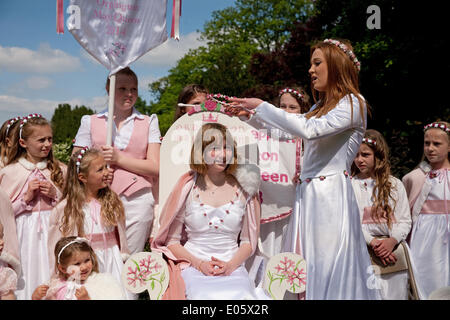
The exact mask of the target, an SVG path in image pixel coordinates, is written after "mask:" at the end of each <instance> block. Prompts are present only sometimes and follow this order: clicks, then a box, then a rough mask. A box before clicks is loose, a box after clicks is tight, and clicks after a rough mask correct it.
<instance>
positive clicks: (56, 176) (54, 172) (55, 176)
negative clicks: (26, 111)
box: [5, 117, 64, 190]
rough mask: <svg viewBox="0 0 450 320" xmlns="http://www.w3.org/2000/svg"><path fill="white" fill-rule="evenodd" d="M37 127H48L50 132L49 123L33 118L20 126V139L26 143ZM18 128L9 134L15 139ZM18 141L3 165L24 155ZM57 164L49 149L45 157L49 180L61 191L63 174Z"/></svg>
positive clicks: (23, 150)
mask: <svg viewBox="0 0 450 320" xmlns="http://www.w3.org/2000/svg"><path fill="white" fill-rule="evenodd" d="M19 122H20V121H19ZM38 126H48V127H49V128H50V130H51V128H52V127H51V126H50V123H49V122H48V121H47V119H45V118H43V117H35V118H31V119H28V121H27V122H26V123H24V124H23V126H22V139H23V140H25V141H26V140H27V139H28V138H29V137H30V136H31V135H32V134H33V129H34V128H36V127H38ZM19 127H20V125H19V126H18V127H16V128H15V131H14V133H11V134H14V135H17V137H16V138H18V135H19V131H20V129H19ZM19 140H20V139H17V143H15V144H14V145H13V146H12V147H11V149H10V150H9V155H7V159H8V161H7V163H6V164H5V165H8V164H11V163H15V162H17V161H18V160H19V159H20V158H21V157H23V156H24V155H26V153H27V149H25V148H24V147H22V146H21V145H20V144H19ZM59 164H60V162H59V160H58V159H56V158H55V157H54V155H53V148H51V149H50V152H49V153H48V155H47V169H48V170H50V178H51V179H52V181H53V182H54V183H55V185H56V186H57V187H58V188H59V189H60V190H62V189H63V187H64V174H63V172H62V170H61V167H60V165H59Z"/></svg>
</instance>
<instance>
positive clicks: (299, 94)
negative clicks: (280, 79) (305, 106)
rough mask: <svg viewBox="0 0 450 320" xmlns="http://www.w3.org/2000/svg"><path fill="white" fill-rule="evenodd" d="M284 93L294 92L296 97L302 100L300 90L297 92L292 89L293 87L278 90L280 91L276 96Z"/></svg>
mask: <svg viewBox="0 0 450 320" xmlns="http://www.w3.org/2000/svg"><path fill="white" fill-rule="evenodd" d="M285 93H292V94H295V95H296V96H297V97H299V98H300V100H302V101H303V95H302V94H301V93H300V92H298V91H297V90H294V89H291V88H284V89H283V90H280V92H279V93H278V96H279V97H281V96H282V95H283V94H285Z"/></svg>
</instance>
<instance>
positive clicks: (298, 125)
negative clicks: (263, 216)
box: [253, 95, 380, 300]
mask: <svg viewBox="0 0 450 320" xmlns="http://www.w3.org/2000/svg"><path fill="white" fill-rule="evenodd" d="M352 101H353V117H352V112H351V110H352V109H351V105H350V100H349V96H346V97H344V98H343V99H341V100H340V101H339V103H338V104H337V105H336V107H335V108H334V109H333V110H331V111H329V112H328V114H326V115H324V116H322V117H320V118H316V117H312V118H311V119H307V118H306V117H305V115H303V114H290V113H287V112H285V111H283V110H281V109H278V108H276V107H274V106H272V105H270V104H269V103H267V102H264V103H262V104H261V105H259V106H258V107H257V108H256V109H255V114H254V115H253V117H256V119H257V120H258V119H259V121H260V122H262V123H265V125H266V127H270V126H273V127H277V128H279V129H281V130H284V131H286V132H287V133H289V134H292V135H294V136H297V137H300V138H303V139H304V140H303V141H304V149H305V153H304V157H303V167H302V172H301V176H300V179H301V183H300V184H299V185H298V186H297V189H296V192H297V195H296V201H295V204H294V212H293V214H292V215H291V216H290V218H289V219H290V221H289V225H288V230H287V233H286V235H285V242H284V245H283V251H286V252H297V253H300V254H301V255H302V256H303V257H304V258H305V260H306V263H307V281H306V299H320V300H321V299H352V300H353V299H379V298H380V295H379V292H378V290H376V289H375V288H372V286H370V279H369V278H370V277H371V275H372V267H371V262H370V258H369V253H368V251H367V247H366V242H365V241H364V236H363V234H362V230H361V223H360V219H359V210H358V205H357V203H356V199H355V194H354V192H353V188H352V185H351V182H350V179H349V173H348V172H349V171H350V166H351V164H352V162H353V160H354V158H355V156H356V153H357V152H358V150H359V145H360V143H361V141H362V138H363V135H364V132H365V123H367V122H366V113H365V112H364V114H363V115H361V114H360V112H359V103H358V100H357V98H356V97H355V96H354V95H352ZM315 107H316V106H313V109H314V108H315ZM313 109H312V110H313ZM352 118H353V119H352Z"/></svg>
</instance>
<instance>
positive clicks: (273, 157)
mask: <svg viewBox="0 0 450 320" xmlns="http://www.w3.org/2000/svg"><path fill="white" fill-rule="evenodd" d="M260 158H261V160H264V161H278V153H276V152H271V153H269V152H262V153H261V155H260Z"/></svg>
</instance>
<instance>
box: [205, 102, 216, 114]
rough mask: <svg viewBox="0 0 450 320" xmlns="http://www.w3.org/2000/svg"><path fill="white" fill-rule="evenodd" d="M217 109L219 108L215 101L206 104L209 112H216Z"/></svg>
mask: <svg viewBox="0 0 450 320" xmlns="http://www.w3.org/2000/svg"><path fill="white" fill-rule="evenodd" d="M216 107H217V104H216V103H215V102H214V101H211V100H207V101H206V102H205V108H206V109H207V110H208V111H214V110H216Z"/></svg>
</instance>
